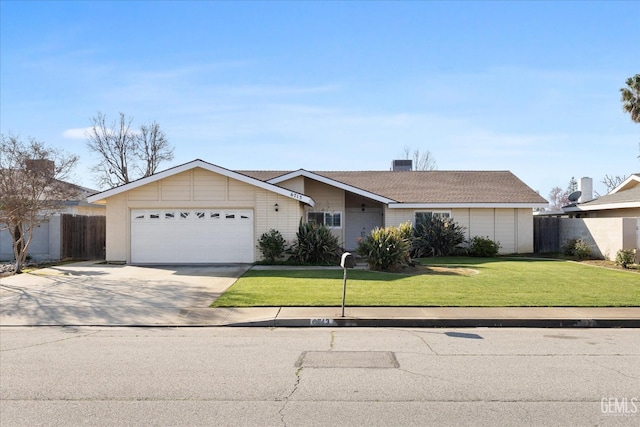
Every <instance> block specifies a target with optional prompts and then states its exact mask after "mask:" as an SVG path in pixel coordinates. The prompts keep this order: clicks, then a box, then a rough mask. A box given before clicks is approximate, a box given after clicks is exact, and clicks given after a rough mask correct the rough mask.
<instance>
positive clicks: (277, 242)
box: [258, 228, 285, 263]
mask: <svg viewBox="0 0 640 427" xmlns="http://www.w3.org/2000/svg"><path fill="white" fill-rule="evenodd" d="M258 247H259V248H260V251H261V252H262V256H263V257H264V258H265V259H266V260H267V261H268V262H271V263H273V262H274V261H275V260H276V259H278V258H282V257H283V256H284V247H285V240H284V237H282V234H280V232H279V231H278V230H274V229H273V228H272V229H271V230H269V231H267V232H266V233H263V234H262V236H260V240H258Z"/></svg>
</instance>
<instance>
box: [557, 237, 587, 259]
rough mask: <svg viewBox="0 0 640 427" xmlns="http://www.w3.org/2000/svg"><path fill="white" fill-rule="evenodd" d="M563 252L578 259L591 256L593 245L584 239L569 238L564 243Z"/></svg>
mask: <svg viewBox="0 0 640 427" xmlns="http://www.w3.org/2000/svg"><path fill="white" fill-rule="evenodd" d="M562 253H563V254H565V255H567V256H571V257H575V258H578V259H587V258H590V257H591V246H590V245H589V243H587V242H586V241H585V240H583V239H569V240H567V241H566V242H564V244H563V245H562Z"/></svg>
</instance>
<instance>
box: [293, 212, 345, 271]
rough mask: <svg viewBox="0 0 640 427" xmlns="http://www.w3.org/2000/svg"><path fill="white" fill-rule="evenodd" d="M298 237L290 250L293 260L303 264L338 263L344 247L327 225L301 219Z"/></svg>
mask: <svg viewBox="0 0 640 427" xmlns="http://www.w3.org/2000/svg"><path fill="white" fill-rule="evenodd" d="M296 238H297V240H296V241H295V242H294V243H293V245H292V246H291V248H290V249H289V251H288V253H289V254H290V255H291V258H292V260H294V261H297V262H299V263H301V264H324V265H335V264H337V262H338V260H339V258H340V254H341V253H342V248H341V247H340V244H339V242H338V238H337V237H336V236H335V235H333V233H331V230H329V229H328V228H327V227H326V226H325V225H323V224H316V223H310V222H302V219H300V225H299V226H298V232H297V233H296Z"/></svg>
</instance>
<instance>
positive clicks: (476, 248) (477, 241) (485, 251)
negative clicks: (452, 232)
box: [469, 236, 500, 257]
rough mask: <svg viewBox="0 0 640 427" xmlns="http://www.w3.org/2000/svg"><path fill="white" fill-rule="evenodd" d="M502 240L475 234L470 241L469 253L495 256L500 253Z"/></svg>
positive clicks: (477, 255) (478, 255) (479, 255)
mask: <svg viewBox="0 0 640 427" xmlns="http://www.w3.org/2000/svg"><path fill="white" fill-rule="evenodd" d="M499 250H500V242H494V241H493V240H491V239H490V238H489V237H481V236H474V237H473V238H472V239H471V240H470V241H469V255H471V256H475V257H494V256H496V255H498V251H499Z"/></svg>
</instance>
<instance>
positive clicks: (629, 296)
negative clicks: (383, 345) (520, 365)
mask: <svg viewBox="0 0 640 427" xmlns="http://www.w3.org/2000/svg"><path fill="white" fill-rule="evenodd" d="M420 261H421V262H422V263H424V264H425V265H429V266H440V267H446V268H445V269H440V270H439V271H437V272H434V273H431V274H398V273H380V272H373V271H363V270H349V271H348V279H347V298H346V305H347V306H372V307H375V306H413V307H519V306H521V307H568V306H575V307H619V306H622V307H624V306H640V274H638V273H634V272H626V271H615V270H608V269H603V268H598V267H593V266H589V265H584V264H579V263H575V262H570V261H560V260H540V259H535V260H534V259H520V258H519V259H505V258H462V257H456V258H435V259H424V260H420ZM455 267H460V268H464V269H471V270H474V271H476V272H477V274H472V275H460V274H457V273H456V270H455ZM342 275H343V271H342V270H250V271H249V272H247V273H246V274H245V275H244V276H243V277H241V278H240V279H239V280H238V281H237V282H236V283H235V284H234V285H233V286H232V287H231V288H229V289H228V290H227V292H225V293H224V294H223V295H222V296H221V297H220V298H218V299H217V300H216V301H215V302H214V303H213V304H212V306H214V307H269V306H314V307H322V306H340V305H341V303H342Z"/></svg>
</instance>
